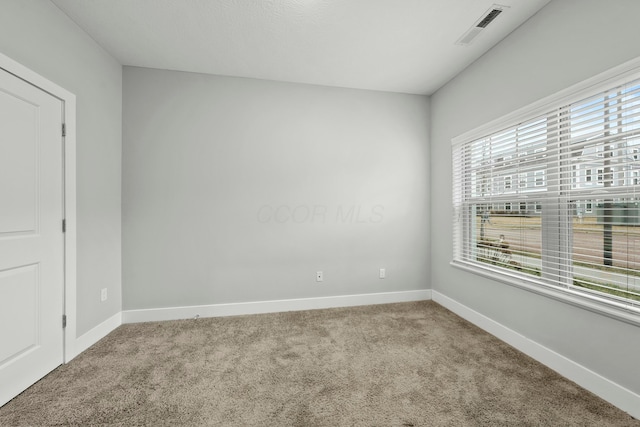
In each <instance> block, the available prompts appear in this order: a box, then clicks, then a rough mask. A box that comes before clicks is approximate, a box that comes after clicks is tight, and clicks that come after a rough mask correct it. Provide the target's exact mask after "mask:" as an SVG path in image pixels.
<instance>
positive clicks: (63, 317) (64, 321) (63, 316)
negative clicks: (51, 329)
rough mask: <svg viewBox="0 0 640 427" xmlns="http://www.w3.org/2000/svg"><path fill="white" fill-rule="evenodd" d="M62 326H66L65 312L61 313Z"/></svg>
mask: <svg viewBox="0 0 640 427" xmlns="http://www.w3.org/2000/svg"><path fill="white" fill-rule="evenodd" d="M62 327H63V328H66V327H67V315H66V314H63V315H62Z"/></svg>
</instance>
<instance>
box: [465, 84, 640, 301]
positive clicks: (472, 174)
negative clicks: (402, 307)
mask: <svg viewBox="0 0 640 427" xmlns="http://www.w3.org/2000/svg"><path fill="white" fill-rule="evenodd" d="M453 182H454V187H453V205H454V260H456V261H461V262H471V263H474V264H476V265H478V266H482V267H484V268H489V269H494V270H496V269H497V270H504V271H509V272H511V273H514V272H515V273H516V274H524V275H526V276H528V277H532V278H536V279H539V280H541V281H542V282H544V283H547V284H551V285H555V286H559V287H562V288H565V289H571V290H577V291H579V292H583V293H586V294H589V295H592V296H596V297H602V298H605V299H608V300H611V301H617V302H622V303H623V304H624V305H627V306H628V305H638V304H640V206H639V204H640V81H632V82H629V83H625V84H623V85H619V86H616V87H613V88H611V89H610V90H607V91H603V92H601V93H597V94H595V95H593V96H590V97H588V98H586V99H583V100H580V101H577V102H573V103H570V104H568V105H567V104H565V105H560V106H557V107H554V108H551V107H550V108H549V109H548V110H547V112H546V113H544V114H538V115H537V116H536V117H533V118H531V119H528V120H524V121H522V122H520V123H517V124H515V125H514V126H512V127H508V128H504V129H502V130H500V131H496V132H494V133H491V134H489V135H486V136H483V137H482V138H477V139H473V140H471V141H463V142H461V143H458V144H457V145H455V146H454V147H453Z"/></svg>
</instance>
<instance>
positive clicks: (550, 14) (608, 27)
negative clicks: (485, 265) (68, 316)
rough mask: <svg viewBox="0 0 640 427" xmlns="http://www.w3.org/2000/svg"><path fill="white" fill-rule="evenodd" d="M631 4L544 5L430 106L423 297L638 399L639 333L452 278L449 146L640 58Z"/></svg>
mask: <svg viewBox="0 0 640 427" xmlns="http://www.w3.org/2000/svg"><path fill="white" fill-rule="evenodd" d="M638 16H640V2H638V1H637V0H614V1H607V2H602V1H601V0H553V1H552V2H551V3H550V4H549V5H548V6H546V7H545V8H544V9H542V10H541V11H540V12H539V13H538V14H537V15H535V16H534V17H533V18H531V19H530V20H529V21H527V22H526V23H525V24H524V25H522V26H521V27H520V28H519V29H517V30H516V31H515V32H513V33H512V34H511V35H510V36H509V37H507V38H506V39H505V40H504V41H502V42H501V43H500V44H499V45H497V46H496V47H494V48H493V49H492V50H491V51H490V52H488V53H487V54H486V55H484V56H483V57H482V58H480V59H479V60H478V61H477V62H475V63H474V64H473V65H472V66H470V67H469V68H467V69H466V70H465V71H464V72H463V73H461V74H460V75H458V76H457V77H456V78H455V79H453V80H452V81H451V82H449V83H448V84H447V85H446V86H444V87H443V88H441V89H440V90H439V91H438V92H436V94H434V96H433V97H432V99H431V101H432V104H431V106H432V115H431V123H432V133H431V143H432V145H431V155H432V162H431V178H432V179H431V183H432V186H431V203H432V206H433V207H434V209H433V210H432V212H431V229H432V237H433V238H432V250H431V253H432V261H431V265H432V267H433V268H432V270H431V280H432V287H433V289H434V290H435V291H438V292H440V293H442V294H445V295H447V296H449V297H450V298H453V299H455V300H457V301H459V302H460V303H462V304H464V305H466V306H468V307H470V308H472V309H474V310H476V311H478V312H480V313H482V314H484V315H485V316H487V317H489V318H491V319H494V320H496V321H498V322H500V323H501V324H503V325H505V326H507V327H509V328H511V329H513V330H515V331H517V332H519V333H521V334H523V335H524V336H526V337H528V338H530V339H531V340H533V341H536V342H538V343H540V344H542V345H544V346H546V347H548V348H550V349H552V350H554V351H556V352H557V353H559V354H561V355H563V356H566V357H568V358H569V359H571V360H574V361H575V362H577V363H579V364H581V365H583V366H585V367H587V368H589V369H591V370H593V371H594V372H597V373H599V374H601V375H603V376H604V377H606V378H608V379H610V380H612V381H614V382H616V383H618V384H620V385H623V386H625V387H627V388H628V389H630V390H632V391H634V392H636V393H640V376H638V375H631V374H630V373H631V372H637V361H636V360H635V356H634V355H637V354H640V328H638V327H637V326H631V325H629V324H626V323H622V322H618V321H615V320H612V319H610V318H607V317H603V316H601V315H598V314H594V313H592V312H589V311H585V310H582V309H579V308H577V307H573V306H570V305H567V304H564V303H561V302H558V301H554V300H550V299H547V298H545V297H542V296H538V295H536V294H533V293H530V292H527V291H523V290H520V289H516V288H513V287H510V286H508V285H504V284H501V283H497V282H494V281H491V280H488V279H484V278H481V277H479V276H475V275H472V274H469V273H467V272H464V271H461V270H457V269H454V268H452V267H451V266H450V265H449V261H450V260H451V254H452V244H451V235H452V225H451V223H452V218H451V208H450V206H451V139H452V138H453V137H455V136H457V135H460V134H461V133H464V132H466V131H469V130H471V129H473V128H475V127H477V126H479V125H481V124H483V123H486V122H488V121H490V120H493V119H496V118H499V117H501V116H503V115H505V114H508V113H510V112H511V111H513V110H515V109H518V108H521V107H524V106H526V105H528V104H530V103H532V102H534V101H536V100H538V99H541V98H543V97H545V96H548V95H551V94H553V93H555V92H557V91H559V90H561V89H563V88H565V87H568V86H570V85H572V84H575V83H578V82H580V81H582V80H584V79H586V78H588V77H591V76H593V75H596V74H598V73H600V72H602V71H605V70H606V69H608V68H611V67H613V66H616V65H619V64H621V63H623V62H625V61H628V60H630V59H633V58H634V57H637V56H640V44H639V43H638V40H640V26H639V25H638V22H637V17H638Z"/></svg>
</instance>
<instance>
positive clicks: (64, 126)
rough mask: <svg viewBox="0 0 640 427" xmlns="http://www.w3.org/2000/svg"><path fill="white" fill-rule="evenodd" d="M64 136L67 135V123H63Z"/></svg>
mask: <svg viewBox="0 0 640 427" xmlns="http://www.w3.org/2000/svg"><path fill="white" fill-rule="evenodd" d="M62 136H67V125H66V124H65V123H63V124H62Z"/></svg>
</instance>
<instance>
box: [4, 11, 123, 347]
mask: <svg viewBox="0 0 640 427" xmlns="http://www.w3.org/2000/svg"><path fill="white" fill-rule="evenodd" d="M0 52H2V53H3V54H5V55H7V56H9V57H10V58H12V59H13V60H15V61H17V62H19V63H21V64H22V65H24V66H26V67H28V68H30V69H31V70H33V71H35V72H36V73H38V74H40V75H42V76H44V77H45V78H47V79H49V80H51V81H52V82H54V83H56V84H57V85H59V86H61V87H63V88H65V89H66V90H68V91H70V92H72V93H74V94H75V95H76V101H77V153H76V154H77V165H76V168H77V169H76V171H77V194H76V196H77V218H78V223H77V233H78V235H77V237H78V240H77V250H78V264H77V315H78V317H77V329H76V331H77V335H78V336H79V335H82V334H83V333H84V332H86V331H88V330H90V329H91V328H93V327H95V326H96V325H98V324H100V323H101V322H103V321H104V320H106V319H107V318H109V317H110V316H112V315H114V314H116V313H118V312H119V311H120V310H121V300H122V299H121V239H120V231H121V224H120V217H121V215H120V211H121V191H120V177H121V154H122V152H121V148H122V145H121V141H122V67H121V66H120V64H119V63H118V62H117V61H116V60H115V59H113V58H112V57H111V56H109V55H108V54H107V53H106V52H105V51H104V50H103V49H102V48H100V47H99V46H98V45H97V44H96V43H95V42H94V41H93V40H92V39H91V38H90V37H89V36H87V34H86V33H84V32H83V31H82V30H80V28H78V27H77V26H76V25H75V24H74V23H73V22H72V21H71V20H70V19H69V18H68V17H67V16H66V15H65V14H63V13H62V12H61V11H60V10H59V9H57V8H56V7H55V6H54V5H53V4H52V3H50V2H49V1H42V0H2V2H0ZM102 288H107V289H108V294H109V299H108V300H107V301H105V302H104V303H101V302H100V289H102Z"/></svg>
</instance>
